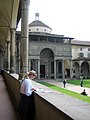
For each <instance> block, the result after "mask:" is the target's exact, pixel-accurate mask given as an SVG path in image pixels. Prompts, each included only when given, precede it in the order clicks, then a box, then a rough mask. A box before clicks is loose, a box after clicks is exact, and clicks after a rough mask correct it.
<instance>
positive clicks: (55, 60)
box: [54, 60, 56, 79]
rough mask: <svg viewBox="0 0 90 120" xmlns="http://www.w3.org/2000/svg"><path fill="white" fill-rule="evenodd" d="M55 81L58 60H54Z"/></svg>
mask: <svg viewBox="0 0 90 120" xmlns="http://www.w3.org/2000/svg"><path fill="white" fill-rule="evenodd" d="M54 79H56V60H54Z"/></svg>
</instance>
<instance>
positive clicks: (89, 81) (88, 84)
mask: <svg viewBox="0 0 90 120" xmlns="http://www.w3.org/2000/svg"><path fill="white" fill-rule="evenodd" d="M67 83H70V84H75V85H80V80H67ZM83 87H88V88H90V79H83Z"/></svg>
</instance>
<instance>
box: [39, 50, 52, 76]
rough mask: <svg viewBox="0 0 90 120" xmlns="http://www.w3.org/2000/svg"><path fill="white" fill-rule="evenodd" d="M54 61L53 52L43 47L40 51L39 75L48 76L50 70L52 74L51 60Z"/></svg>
mask: <svg viewBox="0 0 90 120" xmlns="http://www.w3.org/2000/svg"><path fill="white" fill-rule="evenodd" d="M53 61H54V53H53V51H52V50H51V49H49V48H45V49H43V50H42V51H41V53H40V77H41V78H50V77H51V72H52V71H53V72H52V73H53V74H54V67H53V65H52V62H53ZM51 68H52V70H51Z"/></svg>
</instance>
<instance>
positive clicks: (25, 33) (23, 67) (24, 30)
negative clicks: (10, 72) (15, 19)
mask: <svg viewBox="0 0 90 120" xmlns="http://www.w3.org/2000/svg"><path fill="white" fill-rule="evenodd" d="M29 3H30V0H22V21H21V46H20V79H21V78H22V77H23V76H24V75H25V74H26V73H27V72H28V46H29V45H28V43H29V40H28V39H29Z"/></svg>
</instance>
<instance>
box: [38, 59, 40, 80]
mask: <svg viewBox="0 0 90 120" xmlns="http://www.w3.org/2000/svg"><path fill="white" fill-rule="evenodd" d="M38 79H40V59H38Z"/></svg>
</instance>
